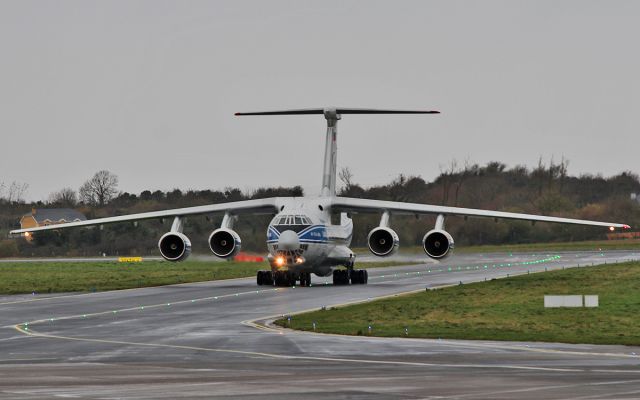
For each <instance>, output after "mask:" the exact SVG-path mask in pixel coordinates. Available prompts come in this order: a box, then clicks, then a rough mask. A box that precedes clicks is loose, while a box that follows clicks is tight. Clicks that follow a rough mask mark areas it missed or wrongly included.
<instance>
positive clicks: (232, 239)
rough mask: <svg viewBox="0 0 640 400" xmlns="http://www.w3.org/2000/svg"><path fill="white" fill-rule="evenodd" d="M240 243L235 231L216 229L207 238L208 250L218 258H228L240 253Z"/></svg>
mask: <svg viewBox="0 0 640 400" xmlns="http://www.w3.org/2000/svg"><path fill="white" fill-rule="evenodd" d="M241 247H242V241H241V240H240V236H238V234H237V233H236V232H235V231H232V230H231V229H227V228H220V229H216V230H215V231H213V232H211V235H210V236H209V248H210V249H211V251H212V252H213V254H215V255H216V256H218V257H220V258H230V257H233V256H235V255H236V254H238V253H239V252H240V248H241Z"/></svg>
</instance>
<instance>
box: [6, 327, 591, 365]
mask: <svg viewBox="0 0 640 400" xmlns="http://www.w3.org/2000/svg"><path fill="white" fill-rule="evenodd" d="M15 328H16V329H17V330H18V331H19V332H21V333H24V334H27V335H29V336H32V337H40V338H47V339H61V340H72V341H77V342H91V343H105V344H120V345H125V346H141V347H159V348H170V349H182V350H195V351H206V352H215V353H230V354H240V355H247V356H258V357H267V358H276V359H282V360H307V361H327V362H340V363H342V362H349V363H358V364H378V365H401V366H411V367H447V368H483V369H516V370H533V371H552V372H587V371H588V370H585V369H576V368H547V367H531V366H521V365H482V364H438V363H423V362H410V361H385V360H367V359H356V358H334V357H313V356H293V355H287V354H274V353H263V352H256V351H243V350H231V349H220V348H212V347H197V346H185V345H174V344H162V343H139V342H128V341H121V340H110V339H92V338H79V337H69V336H59V335H49V334H44V333H39V332H35V331H32V330H28V331H27V330H23V329H22V328H21V327H20V326H18V325H16V327H15Z"/></svg>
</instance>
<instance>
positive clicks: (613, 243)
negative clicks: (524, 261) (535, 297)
mask: <svg viewBox="0 0 640 400" xmlns="http://www.w3.org/2000/svg"><path fill="white" fill-rule="evenodd" d="M354 250H355V251H356V252H357V253H358V254H368V253H369V249H367V248H364V247H359V248H356V249H354ZM600 250H640V239H627V240H591V241H583V242H558V243H521V244H500V245H484V246H457V247H456V249H455V251H454V254H465V253H515V252H520V253H529V252H538V251H540V252H555V251H600ZM400 252H401V253H406V254H424V250H423V249H422V247H420V246H401V247H400Z"/></svg>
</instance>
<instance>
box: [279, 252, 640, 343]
mask: <svg viewBox="0 0 640 400" xmlns="http://www.w3.org/2000/svg"><path fill="white" fill-rule="evenodd" d="M545 294H559V295H562V294H597V295H599V299H600V306H599V307H598V308H577V309H576V308H574V309H570V308H549V309H545V308H544V306H543V296H544V295H545ZM639 312H640V263H638V262H628V263H622V264H609V265H601V266H595V267H585V268H570V269H566V270H558V271H550V272H545V273H538V274H531V275H521V276H517V277H512V278H507V279H498V280H493V281H489V282H483V283H474V284H467V285H461V286H453V287H447V288H442V289H437V290H430V291H425V292H421V293H417V294H411V295H405V296H399V297H394V298H389V299H383V300H378V301H372V302H368V303H364V304H358V305H352V306H346V307H341V308H330V309H327V310H320V311H315V312H311V313H307V314H301V315H295V316H293V317H292V318H291V321H290V322H289V321H288V320H287V319H281V320H278V321H276V324H277V325H280V326H287V327H291V328H294V329H300V330H313V325H314V322H315V330H316V331H318V332H324V333H337V334H346V335H372V336H385V337H393V336H395V337H414V338H443V339H444V338H447V339H482V340H510V341H544V342H564V343H594V344H624V345H640V318H638V313H639ZM369 327H371V329H369Z"/></svg>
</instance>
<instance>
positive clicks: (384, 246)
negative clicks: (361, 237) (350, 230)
mask: <svg viewBox="0 0 640 400" xmlns="http://www.w3.org/2000/svg"><path fill="white" fill-rule="evenodd" d="M367 245H368V246H369V250H370V251H371V252H372V253H373V254H375V255H376V256H379V257H386V256H390V255H392V254H393V253H395V252H396V251H398V247H399V246H400V239H398V234H397V233H396V232H395V231H394V230H393V229H391V228H385V227H377V228H375V229H372V230H371V232H369V235H368V236H367Z"/></svg>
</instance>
